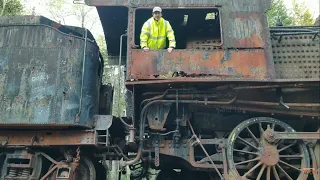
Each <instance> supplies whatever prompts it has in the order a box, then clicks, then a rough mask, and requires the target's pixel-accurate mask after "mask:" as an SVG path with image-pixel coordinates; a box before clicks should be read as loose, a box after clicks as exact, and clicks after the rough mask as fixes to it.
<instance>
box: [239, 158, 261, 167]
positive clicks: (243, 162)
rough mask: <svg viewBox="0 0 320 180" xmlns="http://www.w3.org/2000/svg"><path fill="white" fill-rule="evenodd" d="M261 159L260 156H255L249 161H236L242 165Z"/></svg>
mask: <svg viewBox="0 0 320 180" xmlns="http://www.w3.org/2000/svg"><path fill="white" fill-rule="evenodd" d="M258 160H260V157H257V158H254V159H250V160H247V161H242V162H238V163H234V164H235V165H240V164H245V163H249V162H253V161H258Z"/></svg>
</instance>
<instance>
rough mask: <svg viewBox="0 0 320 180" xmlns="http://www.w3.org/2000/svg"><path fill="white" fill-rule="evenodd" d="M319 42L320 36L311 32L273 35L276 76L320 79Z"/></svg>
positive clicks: (281, 77) (279, 77) (280, 77)
mask: <svg viewBox="0 0 320 180" xmlns="http://www.w3.org/2000/svg"><path fill="white" fill-rule="evenodd" d="M287 30H290V29H287ZM319 42H320V37H319V36H315V35H311V34H310V35H291V36H284V37H272V51H273V60H274V66H275V71H276V77H277V78H278V79H302V78H304V79H312V78H314V79H320V52H319V51H320V43H319Z"/></svg>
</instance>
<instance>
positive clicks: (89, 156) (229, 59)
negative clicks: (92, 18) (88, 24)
mask: <svg viewBox="0 0 320 180" xmlns="http://www.w3.org/2000/svg"><path fill="white" fill-rule="evenodd" d="M86 4H87V5H90V6H96V8H97V11H98V13H99V16H100V20H101V23H102V26H103V29H104V33H105V37H106V41H107V43H108V49H107V50H108V56H109V57H108V61H109V64H114V65H124V66H126V71H125V73H126V83H125V85H126V88H127V90H128V91H127V96H126V100H127V107H128V108H127V117H113V116H111V115H110V114H111V113H110V108H111V103H112V102H111V101H110V99H111V98H112V91H113V90H112V87H109V86H105V85H101V75H102V63H103V59H102V58H101V56H99V49H98V47H97V45H96V43H95V41H94V38H93V37H92V35H91V34H90V33H89V31H87V30H85V29H82V28H75V27H69V26H61V25H59V24H56V23H54V22H52V21H50V20H47V19H44V18H35V17H24V18H22V19H21V17H20V18H18V19H11V18H8V19H4V20H2V22H3V23H0V24H1V25H0V36H1V39H0V52H1V54H0V60H1V61H0V65H1V66H0V78H1V79H0V85H1V89H0V93H1V94H0V98H1V103H0V105H1V106H0V112H1V116H0V120H1V121H0V130H1V131H0V142H1V144H0V148H1V149H0V162H2V163H0V169H1V171H0V179H1V178H3V179H13V178H16V177H21V178H24V179H42V180H44V179H62V178H64V179H73V178H75V179H90V180H93V179H106V174H107V173H108V172H109V171H108V168H107V166H106V162H107V160H115V159H120V167H124V166H127V165H129V167H130V169H131V171H132V172H131V179H142V178H146V177H148V176H149V170H150V169H156V170H159V171H157V175H156V179H157V180H169V179H187V180H189V179H190V180H193V179H208V180H211V179H265V180H273V179H275V180H278V179H289V180H290V179H298V180H306V179H315V180H317V179H319V173H320V171H319V168H320V157H319V154H320V142H319V139H320V129H319V128H320V124H319V120H320V97H319V91H320V87H319V86H320V85H319V84H320V83H319V80H320V52H319V49H320V47H319V46H320V37H319V32H320V28H319V26H299V27H297V26H295V27H285V26H277V27H268V20H267V16H266V11H267V10H268V9H270V8H271V7H270V5H271V2H270V0H250V1H247V0H242V1H240V0H211V1H205V0H203V1H192V0H184V1H181V0H179V1H178V0H170V1H155V0H124V1H117V0H104V1H103V0H86ZM154 6H161V7H162V8H163V17H164V18H165V19H166V20H168V21H169V22H170V24H171V25H172V28H173V30H174V32H175V36H176V42H177V47H176V49H175V50H174V51H173V52H171V53H168V52H167V51H166V50H165V49H164V50H153V51H149V52H144V51H143V50H141V47H139V43H140V39H139V36H140V32H141V27H142V25H143V23H144V22H145V21H146V20H147V19H148V18H150V16H151V10H152V8H153V7H154ZM4 38H5V39H4ZM50 64H51V66H53V67H49V66H50ZM131 153H135V154H134V155H133V156H132V155H130V154H131Z"/></svg>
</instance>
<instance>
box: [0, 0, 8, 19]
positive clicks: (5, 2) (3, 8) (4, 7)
mask: <svg viewBox="0 0 320 180" xmlns="http://www.w3.org/2000/svg"><path fill="white" fill-rule="evenodd" d="M2 3H3V5H2V10H1V14H0V16H4V10H5V9H6V4H7V0H3V1H2Z"/></svg>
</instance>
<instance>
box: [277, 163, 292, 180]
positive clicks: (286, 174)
mask: <svg viewBox="0 0 320 180" xmlns="http://www.w3.org/2000/svg"><path fill="white" fill-rule="evenodd" d="M277 167H278V168H279V169H280V171H282V172H283V174H284V175H285V176H286V177H287V178H288V179H289V180H293V179H292V178H291V176H289V174H288V173H287V172H286V171H285V170H284V169H282V167H281V166H280V165H279V164H277Z"/></svg>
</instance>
